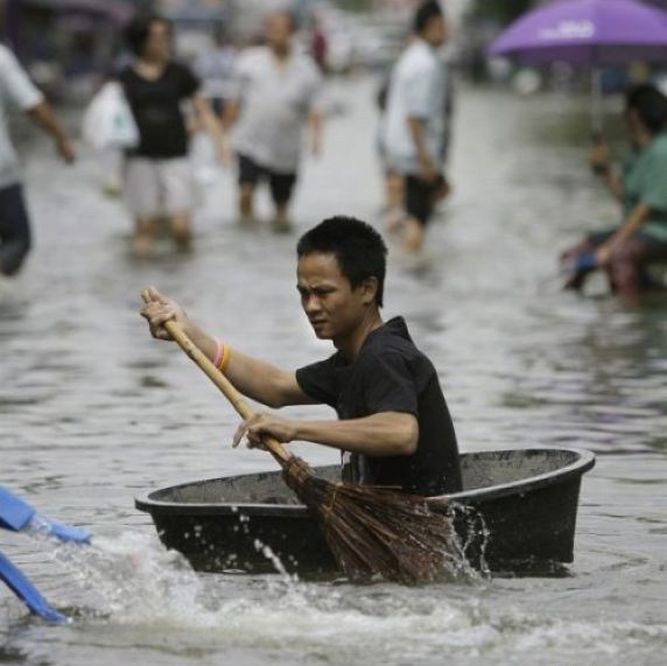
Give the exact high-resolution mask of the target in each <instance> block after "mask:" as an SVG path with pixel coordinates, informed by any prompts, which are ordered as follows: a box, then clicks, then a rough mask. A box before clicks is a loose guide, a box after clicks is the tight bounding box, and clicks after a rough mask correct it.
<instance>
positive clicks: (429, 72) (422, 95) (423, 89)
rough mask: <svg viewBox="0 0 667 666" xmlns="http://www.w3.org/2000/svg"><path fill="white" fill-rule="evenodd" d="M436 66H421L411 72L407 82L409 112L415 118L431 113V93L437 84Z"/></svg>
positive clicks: (406, 93)
mask: <svg viewBox="0 0 667 666" xmlns="http://www.w3.org/2000/svg"><path fill="white" fill-rule="evenodd" d="M435 75H436V71H435V68H434V67H420V68H418V69H415V70H413V71H412V72H411V74H410V77H409V78H408V79H407V80H406V82H405V103H406V110H407V114H408V116H410V117H413V118H428V117H429V115H430V114H431V106H432V105H431V95H432V91H433V86H434V85H435V84H436V81H435V78H436V76H435Z"/></svg>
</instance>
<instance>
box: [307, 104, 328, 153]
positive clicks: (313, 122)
mask: <svg viewBox="0 0 667 666" xmlns="http://www.w3.org/2000/svg"><path fill="white" fill-rule="evenodd" d="M308 126H309V127H310V152H311V153H312V154H313V155H314V156H315V157H319V156H320V155H321V154H322V136H323V128H324V116H323V114H322V112H321V111H319V110H317V109H314V110H313V111H311V112H310V114H309V116H308Z"/></svg>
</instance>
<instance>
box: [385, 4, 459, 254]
mask: <svg viewBox="0 0 667 666" xmlns="http://www.w3.org/2000/svg"><path fill="white" fill-rule="evenodd" d="M414 33H415V37H414V39H413V41H412V42H411V44H410V45H409V46H408V48H407V49H406V50H405V51H404V52H403V54H402V55H401V57H400V58H399V60H398V62H397V63H396V65H395V66H394V69H393V71H392V75H391V80H390V83H389V97H388V100H387V110H386V118H385V124H384V146H385V150H386V159H387V164H388V166H389V167H390V168H391V169H392V170H394V171H395V172H396V173H398V174H401V175H402V176H403V178H404V181H405V186H404V202H403V206H404V209H405V211H404V212H405V215H404V216H403V217H402V218H401V219H400V220H399V223H398V224H397V225H396V226H397V227H398V228H399V229H400V231H401V235H402V239H403V246H404V248H405V249H406V250H408V251H411V252H417V251H419V250H420V249H421V248H422V245H423V242H424V229H425V227H426V224H427V223H428V221H429V219H430V217H431V214H432V212H433V208H434V205H435V201H436V199H437V195H438V192H439V190H440V189H441V188H442V187H443V184H444V177H443V174H442V169H443V157H444V156H443V150H442V147H443V144H444V140H445V129H446V127H445V124H446V116H445V113H444V109H445V106H446V105H445V102H446V96H447V79H446V68H445V67H444V66H443V61H442V57H441V54H440V52H439V49H440V47H441V46H442V45H443V44H444V42H445V40H446V38H447V23H446V21H445V17H444V15H443V13H442V9H441V7H440V5H439V3H438V2H436V1H435V0H428V1H427V2H424V3H422V5H421V6H420V7H419V8H418V9H417V12H416V14H415V19H414Z"/></svg>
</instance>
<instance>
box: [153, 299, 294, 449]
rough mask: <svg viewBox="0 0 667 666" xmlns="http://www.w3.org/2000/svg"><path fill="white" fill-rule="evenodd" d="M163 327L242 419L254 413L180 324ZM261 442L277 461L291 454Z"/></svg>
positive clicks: (274, 443)
mask: <svg viewBox="0 0 667 666" xmlns="http://www.w3.org/2000/svg"><path fill="white" fill-rule="evenodd" d="M141 297H142V298H143V300H144V302H146V303H149V302H150V300H151V299H150V297H149V296H148V292H147V291H146V290H144V291H142V292H141ZM164 327H165V329H166V330H167V332H168V333H169V335H171V337H172V338H173V339H174V342H176V344H177V345H178V346H179V347H180V348H181V349H182V350H183V351H184V352H185V353H186V354H187V355H188V356H189V357H190V358H191V359H192V360H193V361H194V362H195V363H196V364H197V365H198V366H199V367H200V368H201V369H202V370H203V371H204V373H205V374H206V376H207V377H208V378H209V379H210V380H211V381H212V382H213V383H214V384H215V385H216V386H217V387H218V388H219V389H220V392H221V393H222V394H223V395H224V396H225V398H227V400H229V402H230V403H231V404H232V406H233V407H234V409H235V410H236V411H237V412H238V414H239V415H240V416H241V418H243V419H248V418H250V417H251V416H253V415H254V412H253V411H252V409H250V407H249V406H248V403H247V402H246V401H245V400H244V399H243V398H242V397H241V395H240V394H239V392H238V391H237V390H236V389H235V388H234V386H233V384H232V383H231V382H230V381H229V379H227V377H225V375H223V374H222V372H221V371H220V370H218V368H216V367H215V365H214V364H213V363H212V362H211V361H210V360H209V358H208V357H207V356H206V354H204V352H203V351H202V350H201V349H199V347H197V345H195V343H194V342H192V340H190V338H189V336H188V335H187V334H186V333H185V331H184V330H183V329H182V328H181V326H180V324H178V323H176V322H175V321H166V322H165V323H164ZM262 443H263V444H264V446H265V447H266V448H267V450H268V451H269V453H270V454H271V455H272V456H273V457H274V458H275V459H276V460H277V461H278V462H287V461H288V460H289V459H290V458H291V457H292V456H291V454H290V453H288V452H287V451H286V450H285V447H284V446H283V445H282V444H281V443H280V442H279V441H278V440H277V439H276V438H275V437H270V436H265V437H263V438H262Z"/></svg>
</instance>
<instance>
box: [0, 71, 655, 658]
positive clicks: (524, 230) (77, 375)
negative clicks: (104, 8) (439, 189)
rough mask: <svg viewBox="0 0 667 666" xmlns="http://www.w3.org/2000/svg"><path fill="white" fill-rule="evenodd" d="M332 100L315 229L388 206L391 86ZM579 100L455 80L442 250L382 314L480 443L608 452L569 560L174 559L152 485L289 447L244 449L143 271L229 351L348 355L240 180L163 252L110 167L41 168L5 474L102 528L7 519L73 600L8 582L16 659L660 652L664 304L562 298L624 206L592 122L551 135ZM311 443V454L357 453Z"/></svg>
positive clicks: (74, 518)
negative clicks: (563, 258)
mask: <svg viewBox="0 0 667 666" xmlns="http://www.w3.org/2000/svg"><path fill="white" fill-rule="evenodd" d="M338 94H340V95H341V96H342V98H343V99H344V101H345V103H346V105H347V111H348V112H347V115H345V116H341V117H339V118H336V119H335V120H333V121H332V123H331V126H330V129H329V133H328V136H329V139H328V146H327V148H328V154H327V155H326V159H324V160H322V161H321V162H319V163H317V162H313V163H309V164H308V165H307V169H306V170H305V172H304V177H303V182H302V185H301V189H300V191H299V200H298V205H297V210H296V211H295V216H296V218H297V219H298V220H299V221H300V225H301V226H302V227H303V228H305V227H307V226H308V225H310V224H311V223H313V222H316V221H318V220H319V219H321V218H322V217H325V216H327V215H330V214H333V213H339V212H347V213H351V214H356V215H359V216H361V217H363V218H365V219H369V220H371V221H376V220H377V218H378V215H377V203H378V202H379V201H380V195H381V187H380V182H379V178H378V169H377V165H376V163H375V156H374V154H373V123H374V115H373V114H374V111H373V108H372V104H371V100H372V86H370V85H369V83H368V82H367V81H357V82H353V83H351V84H349V86H348V87H347V88H346V89H341V90H340V91H339V93H338ZM563 105H564V102H562V103H559V105H556V106H554V104H553V100H549V99H535V100H532V101H530V100H519V99H514V98H511V97H507V96H504V95H500V94H497V93H489V92H478V91H463V92H462V94H461V96H460V104H459V109H458V125H457V133H456V137H455V139H456V141H455V145H454V163H453V171H452V180H453V183H454V187H455V192H454V196H453V197H452V199H451V200H450V201H449V202H447V204H446V206H445V208H444V213H443V217H442V220H436V221H434V223H433V226H432V229H431V230H430V236H429V247H428V251H427V257H426V259H425V260H424V261H422V262H419V263H418V264H415V263H414V262H410V261H408V260H406V259H405V258H402V257H400V256H398V255H397V254H396V252H394V253H392V257H391V265H390V273H389V277H388V285H387V312H386V315H387V316H391V315H393V314H395V313H401V314H404V315H405V316H406V318H407V320H408V322H409V325H410V327H411V331H412V333H413V336H414V337H415V339H416V340H417V342H418V343H419V344H420V345H421V346H422V347H423V348H424V350H425V351H426V352H427V353H429V354H430V355H431V357H432V358H433V360H434V362H435V363H436V366H437V367H438V369H439V371H440V377H441V381H442V383H443V386H444V388H445V393H446V395H447V398H448V402H449V403H450V408H451V411H452V413H453V415H454V418H455V422H456V427H457V431H458V435H459V440H460V444H461V448H462V449H463V450H466V451H470V450H481V449H495V448H505V447H534V446H562V445H573V446H575V445H576V446H580V447H586V448H590V449H592V450H594V451H595V452H596V454H597V455H598V464H597V466H596V468H595V470H593V471H592V472H591V473H589V474H588V475H586V476H585V477H584V480H583V487H582V497H581V504H580V512H579V518H578V526H577V541H576V549H575V561H574V563H573V565H572V566H571V567H570V573H571V576H570V577H569V578H566V579H553V578H529V579H526V578H516V579H512V578H509V579H505V578H503V579H491V580H484V579H482V580H475V581H468V582H465V583H463V582H458V583H454V584H448V585H439V586H438V585H436V586H431V587H426V588H416V589H403V588H398V587H396V586H392V585H375V586H370V587H366V588H358V587H351V586H349V585H346V584H333V583H324V582H321V583H314V582H313V583H303V582H298V581H294V580H292V579H290V578H288V577H284V576H279V575H275V576H258V577H254V578H250V577H245V576H214V575H205V576H199V575H196V574H194V573H192V572H191V571H190V570H189V569H188V568H187V566H185V565H184V564H183V562H182V560H181V559H180V558H179V557H178V556H176V555H174V554H170V553H166V552H165V551H164V550H163V549H162V547H161V546H160V544H159V542H158V539H157V537H156V536H155V534H154V530H153V527H152V525H151V524H150V523H149V519H148V517H147V516H145V515H143V514H140V513H139V512H137V511H136V510H135V509H134V508H133V497H134V495H137V494H141V493H143V492H144V491H146V490H147V489H150V488H155V487H161V486H166V485H170V484H171V483H172V482H179V481H187V480H193V479H198V478H208V477H213V476H218V475H221V474H226V473H244V472H251V471H257V470H260V469H272V468H273V463H272V461H271V460H270V459H269V458H268V457H267V456H266V454H265V453H263V452H260V451H247V450H240V451H239V450H231V449H229V447H228V443H229V441H230V439H231V436H232V434H233V432H234V430H235V425H236V416H235V415H234V413H233V411H232V410H231V408H230V407H228V405H227V404H226V403H225V402H224V401H223V400H222V399H221V398H220V397H219V396H218V395H217V394H216V392H215V390H214V389H213V388H212V387H210V386H209V385H208V384H207V382H206V381H205V380H204V379H203V378H202V377H201V376H200V374H199V373H198V371H197V370H196V369H195V368H192V367H191V365H190V363H189V361H188V360H187V359H185V358H184V357H183V355H182V354H180V353H179V352H178V351H177V350H176V349H175V348H172V347H170V346H169V345H166V344H159V343H156V342H154V341H152V340H150V339H149V338H148V336H147V334H146V331H145V328H144V325H143V322H142V321H141V320H140V319H139V317H138V316H137V314H136V310H137V308H138V304H139V298H138V293H139V291H140V290H141V288H143V287H144V286H145V285H146V284H156V285H158V286H159V287H160V288H161V289H162V290H163V291H165V292H167V293H173V294H174V295H177V296H178V297H179V298H180V299H181V301H182V302H183V303H184V305H185V306H186V308H187V309H189V310H190V311H191V312H192V314H193V315H196V318H197V319H198V320H199V321H200V322H201V323H202V324H203V325H204V326H205V327H209V328H211V329H213V330H216V331H218V332H220V333H221V334H222V335H224V336H225V339H226V340H228V341H229V342H230V343H231V344H232V345H238V346H240V347H243V348H244V349H245V350H247V351H248V352H250V353H255V354H258V355H261V356H263V357H264V358H267V359H269V360H272V361H274V362H277V363H281V364H283V365H285V366H293V367H296V366H298V365H300V364H303V363H307V362H310V361H312V360H314V359H317V358H319V357H321V356H323V355H324V354H326V353H327V352H328V347H327V345H326V344H324V343H321V342H318V341H317V340H314V339H313V336H312V334H311V332H310V331H309V330H308V327H307V325H306V322H305V321H304V319H303V317H302V315H301V314H300V313H299V310H298V299H297V297H296V293H295V290H294V240H295V239H294V238H293V237H284V236H274V235H272V234H271V233H270V232H269V231H268V230H261V231H260V232H259V233H257V234H254V233H247V232H244V231H242V230H239V229H236V228H235V227H234V225H233V221H232V218H233V215H232V202H233V192H232V187H231V184H232V180H233V179H232V178H231V176H225V177H223V178H222V179H221V182H220V184H219V186H217V187H216V188H214V189H212V190H211V191H209V193H208V197H207V205H206V206H205V208H204V209H203V210H202V211H201V214H200V216H199V218H198V223H197V229H198V233H197V247H196V251H195V253H194V254H193V255H192V256H191V257H173V256H171V255H169V254H168V251H166V252H165V255H164V257H163V258H162V259H160V260H159V261H157V262H155V263H150V264H145V265H142V264H137V263H135V262H133V261H132V260H131V258H130V257H129V256H128V255H127V232H128V223H127V221H126V218H125V214H124V212H123V211H122V208H121V206H120V204H119V202H118V201H115V200H108V199H104V198H102V197H101V195H100V194H99V181H100V174H99V172H98V171H96V169H95V164H94V162H93V161H92V158H91V157H90V156H88V157H87V156H85V155H84V158H83V159H82V161H81V162H80V163H79V164H77V165H76V166H75V167H73V169H71V170H62V169H57V168H56V167H55V165H56V162H55V157H52V156H51V153H50V152H49V151H48V146H44V147H38V148H37V151H38V155H39V159H38V160H33V161H31V162H30V163H29V164H28V184H29V188H30V189H29V194H30V204H31V209H32V214H33V218H34V221H35V225H34V226H35V232H36V238H37V247H36V250H35V252H34V254H33V255H32V257H31V259H30V261H29V263H28V265H27V267H26V270H25V272H24V274H23V275H22V276H21V277H20V278H19V279H18V280H16V281H14V282H3V283H0V354H1V357H0V358H1V362H0V481H1V482H2V483H3V484H5V485H7V486H9V487H11V488H13V489H15V490H16V491H19V492H22V493H24V494H25V495H26V496H28V497H29V498H30V500H31V501H32V502H33V503H34V504H36V505H37V506H39V507H40V508H41V509H43V510H44V511H45V512H51V513H53V514H57V515H58V517H60V518H62V519H63V520H66V521H70V522H73V523H75V524H78V525H81V526H84V527H87V528H89V529H91V531H93V532H94V533H95V534H96V537H97V538H96V545H94V547H93V548H92V549H90V550H88V551H74V552H71V551H70V550H68V549H67V548H56V549H53V547H51V546H49V547H47V546H46V545H44V544H42V543H35V542H33V541H29V540H27V539H25V538H22V537H21V536H19V535H15V534H9V533H1V534H0V548H2V549H3V551H5V552H6V553H7V554H9V555H11V556H12V557H13V559H15V560H16V562H17V563H19V564H20V565H21V567H22V568H24V569H25V570H26V572H27V573H28V574H29V575H30V576H31V577H32V578H34V580H35V582H37V583H38V584H39V585H40V587H41V588H42V589H43V591H44V592H45V594H46V595H47V596H48V597H49V598H50V599H51V600H52V601H53V602H54V603H55V604H56V605H58V607H59V608H65V609H69V611H70V612H71V613H73V614H74V616H75V617H74V622H73V623H72V624H71V625H70V626H68V627H65V628H62V627H61V628H50V627H45V626H43V625H41V624H40V623H39V622H36V621H33V620H30V619H27V618H26V616H25V614H24V612H23V609H22V607H21V606H20V605H19V604H18V603H17V602H15V601H14V600H13V599H11V598H10V597H9V596H8V595H6V594H5V592H4V591H0V662H7V663H27V664H67V666H77V665H78V664H82V665H83V664H86V665H88V664H90V663H91V662H95V663H97V664H99V665H100V666H106V665H107V664H108V665H110V666H111V665H115V664H117V663H120V662H121V661H123V662H125V661H134V662H136V663H142V664H155V665H156V666H167V665H169V664H179V665H182V664H187V663H193V664H195V663H196V664H209V663H210V664H219V663H221V662H224V661H225V660H227V661H229V662H230V663H235V664H241V665H255V664H262V665H264V664H269V663H271V664H312V663H326V664H350V663H358V662H359V661H361V660H362V659H363V661H364V663H368V664H376V663H377V664H380V663H383V664H396V665H399V664H401V665H402V664H414V663H419V664H441V663H442V662H443V658H446V659H447V661H448V663H452V664H456V665H467V664H471V665H472V664H475V665H476V666H477V665H478V664H494V665H498V666H501V665H502V666H506V665H508V664H521V665H522V666H523V665H524V664H526V663H530V664H536V665H538V666H540V665H544V666H554V664H568V666H570V665H581V666H590V664H598V663H599V664H602V663H604V664H605V665H606V666H614V665H620V664H625V663H626V662H628V661H629V660H630V659H632V660H633V662H634V663H637V664H642V665H649V666H650V665H653V664H655V665H656V666H657V665H658V664H662V663H663V661H664V656H663V655H664V654H665V650H666V649H667V619H666V618H665V613H664V597H665V584H664V579H665V571H664V539H665V534H666V532H667V526H666V525H665V516H666V514H667V503H666V500H665V494H664V493H663V492H661V490H660V489H661V488H662V487H664V483H665V480H666V477H667V464H666V462H665V448H666V436H665V433H667V401H665V396H666V395H667V379H665V377H667V374H666V373H665V369H666V367H667V361H666V359H667V323H666V322H667V319H666V318H665V316H664V313H665V311H666V310H667V302H665V300H664V299H662V300H661V299H659V298H658V299H654V300H653V301H651V302H648V303H646V304H644V305H642V307H640V308H637V309H627V308H624V307H623V306H622V305H620V304H619V303H617V302H616V301H614V300H613V299H611V298H608V297H606V296H604V295H602V294H603V292H604V290H603V288H602V285H599V289H598V291H597V293H599V294H600V295H599V296H598V297H595V298H578V297H575V296H574V295H572V294H564V293H562V292H560V289H559V281H558V278H557V276H556V262H555V257H556V255H557V253H558V251H559V250H560V249H561V248H563V247H565V246H567V245H568V244H569V243H571V242H572V240H573V238H576V237H578V236H579V235H580V234H581V232H582V231H583V230H585V229H587V228H589V227H592V226H606V225H608V224H610V223H613V222H615V221H616V210H615V208H614V206H613V204H611V203H609V202H608V201H607V200H606V199H605V197H604V192H603V191H602V190H601V189H598V185H597V184H595V183H594V182H593V181H592V178H591V176H590V174H589V173H588V169H587V166H586V164H585V163H584V147H583V146H582V145H581V143H580V141H581V140H580V139H579V140H578V141H579V143H578V142H577V141H575V140H572V141H569V138H570V136H571V137H572V138H573V139H574V137H575V136H577V137H581V136H585V135H584V134H583V133H579V134H577V133H576V131H575V130H576V126H574V127H575V129H570V128H569V127H570V126H568V130H567V132H564V133H563V134H562V135H559V136H558V137H557V138H555V137H554V136H553V131H552V128H554V127H556V126H558V122H560V121H562V116H560V115H559V110H561V111H562V108H563ZM501 121H502V122H501ZM556 121H558V122H556ZM544 128H546V131H545V129H544ZM549 137H551V139H549ZM547 146H548V147H547ZM260 204H261V205H260V208H261V209H262V210H267V209H268V205H267V201H266V200H265V199H263V200H262V201H261V202H260ZM395 255H396V256H395ZM593 291H595V285H594V289H593ZM290 413H292V414H295V415H302V416H304V415H318V416H325V415H327V414H328V413H329V412H328V410H326V409H324V408H295V409H293V410H291V412H290ZM297 449H298V450H299V452H300V453H301V454H302V455H304V456H305V457H306V458H307V459H308V460H309V461H311V462H312V463H314V464H324V463H328V462H334V461H335V459H336V455H335V453H333V452H329V451H324V450H319V449H317V448H316V447H312V446H305V445H302V446H299V447H297ZM517 529H520V527H519V526H517ZM629 599H632V603H631V604H630V603H629V602H628V600H629ZM443 655H446V657H444V656H443Z"/></svg>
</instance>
